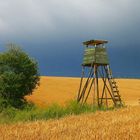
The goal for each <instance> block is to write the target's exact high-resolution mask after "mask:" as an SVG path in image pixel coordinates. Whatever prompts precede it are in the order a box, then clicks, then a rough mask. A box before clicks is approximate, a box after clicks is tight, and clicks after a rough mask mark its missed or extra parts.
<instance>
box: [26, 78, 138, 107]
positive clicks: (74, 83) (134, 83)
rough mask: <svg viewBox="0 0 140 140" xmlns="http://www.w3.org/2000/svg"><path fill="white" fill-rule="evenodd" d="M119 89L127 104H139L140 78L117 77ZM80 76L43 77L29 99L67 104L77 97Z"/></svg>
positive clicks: (41, 102) (40, 102) (35, 101)
mask: <svg viewBox="0 0 140 140" xmlns="http://www.w3.org/2000/svg"><path fill="white" fill-rule="evenodd" d="M116 82H117V84H118V87H119V91H120V94H121V97H122V99H123V101H125V104H126V105H138V104H139V99H140V80H136V79H116ZM79 83H80V78H70V77H41V81H40V86H39V87H38V89H36V90H35V91H34V93H33V95H31V96H28V97H27V99H28V100H30V101H32V102H34V103H35V104H37V105H39V106H47V105H48V104H52V103H58V104H61V105H62V104H65V102H68V101H69V100H72V99H75V98H76V96H77V91H78V88H79Z"/></svg>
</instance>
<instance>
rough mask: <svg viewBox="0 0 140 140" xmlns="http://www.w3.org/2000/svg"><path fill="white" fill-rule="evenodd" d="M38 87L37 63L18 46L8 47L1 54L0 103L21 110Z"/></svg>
mask: <svg viewBox="0 0 140 140" xmlns="http://www.w3.org/2000/svg"><path fill="white" fill-rule="evenodd" d="M37 85H39V73H38V64H37V62H36V61H35V60H34V59H33V58H30V57H29V55H28V54H26V53H25V52H24V51H23V50H22V49H21V48H20V47H18V46H17V45H15V44H10V45H8V50H7V51H6V52H3V53H0V100H1V101H0V103H1V104H4V106H5V104H6V105H7V104H8V105H11V106H13V107H16V108H20V107H22V105H23V104H24V103H26V100H25V98H24V97H25V96H26V95H30V94H32V92H33V90H34V89H35V87H36V86H37Z"/></svg>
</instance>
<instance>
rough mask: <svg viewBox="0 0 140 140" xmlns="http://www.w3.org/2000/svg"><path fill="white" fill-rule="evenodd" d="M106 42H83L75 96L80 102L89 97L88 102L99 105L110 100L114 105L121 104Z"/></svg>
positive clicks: (107, 104) (108, 102) (107, 103)
mask: <svg viewBox="0 0 140 140" xmlns="http://www.w3.org/2000/svg"><path fill="white" fill-rule="evenodd" d="M106 43H108V41H105V40H90V41H86V42H83V45H84V46H85V50H84V58H83V63H82V75H81V81H80V87H79V91H78V96H77V101H78V102H80V103H82V104H84V103H86V102H87V100H88V99H89V100H90V102H93V104H95V105H96V104H97V105H98V106H99V107H100V106H102V105H106V106H109V104H110V103H111V102H113V104H114V105H115V106H122V100H121V97H120V94H119V90H118V87H117V84H116V82H115V80H114V78H113V76H112V72H111V69H110V66H109V59H108V55H107V50H106V47H105V44H106ZM84 77H86V78H84ZM99 83H100V86H99ZM110 101H111V102H110Z"/></svg>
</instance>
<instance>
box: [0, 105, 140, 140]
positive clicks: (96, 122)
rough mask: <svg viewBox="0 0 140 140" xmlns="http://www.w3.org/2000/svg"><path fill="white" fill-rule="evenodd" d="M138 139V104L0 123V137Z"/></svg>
mask: <svg viewBox="0 0 140 140" xmlns="http://www.w3.org/2000/svg"><path fill="white" fill-rule="evenodd" d="M81 139H82V140H139V139H140V106H132V107H128V108H123V109H119V110H113V111H106V112H100V111H98V112H96V113H90V114H83V115H79V116H68V117H65V118H61V119H59V120H48V121H36V122H26V123H18V124H13V125H6V124H5V125H0V140H81Z"/></svg>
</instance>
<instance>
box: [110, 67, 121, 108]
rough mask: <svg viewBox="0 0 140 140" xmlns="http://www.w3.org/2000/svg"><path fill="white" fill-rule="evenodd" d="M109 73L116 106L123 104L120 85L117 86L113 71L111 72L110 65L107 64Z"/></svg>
mask: <svg viewBox="0 0 140 140" xmlns="http://www.w3.org/2000/svg"><path fill="white" fill-rule="evenodd" d="M107 75H108V80H109V84H110V87H111V91H112V97H113V101H114V104H115V106H122V100H121V96H120V94H119V90H118V86H117V83H116V81H115V79H114V78H113V76H112V72H111V69H110V67H109V65H107Z"/></svg>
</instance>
